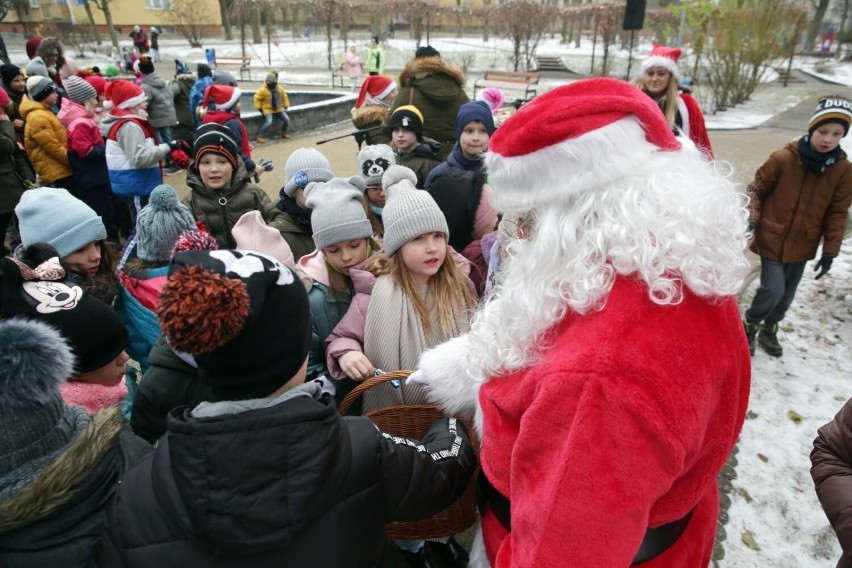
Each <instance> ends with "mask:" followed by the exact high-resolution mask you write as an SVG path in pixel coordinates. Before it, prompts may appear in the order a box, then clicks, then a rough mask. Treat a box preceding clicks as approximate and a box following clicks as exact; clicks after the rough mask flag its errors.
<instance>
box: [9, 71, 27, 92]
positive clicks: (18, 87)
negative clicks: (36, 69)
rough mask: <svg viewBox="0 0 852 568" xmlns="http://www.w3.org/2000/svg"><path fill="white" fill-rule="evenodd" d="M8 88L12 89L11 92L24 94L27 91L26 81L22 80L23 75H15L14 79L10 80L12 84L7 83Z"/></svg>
mask: <svg viewBox="0 0 852 568" xmlns="http://www.w3.org/2000/svg"><path fill="white" fill-rule="evenodd" d="M9 86H10V87H11V88H12V90H13V91H18V92H19V93H25V92H26V91H27V80H26V79H24V76H23V75H15V78H14V79H12V82H11V83H9Z"/></svg>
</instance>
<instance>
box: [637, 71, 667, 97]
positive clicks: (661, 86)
mask: <svg viewBox="0 0 852 568" xmlns="http://www.w3.org/2000/svg"><path fill="white" fill-rule="evenodd" d="M643 76H644V78H645V88H646V89H647V90H648V92H649V93H651V94H652V95H662V94H663V93H665V92H666V89H668V87H669V81H670V80H671V78H672V74H671V72H670V71H668V70H667V69H663V68H662V67H651V68H650V69H648V70H647V71H645V73H644V75H643Z"/></svg>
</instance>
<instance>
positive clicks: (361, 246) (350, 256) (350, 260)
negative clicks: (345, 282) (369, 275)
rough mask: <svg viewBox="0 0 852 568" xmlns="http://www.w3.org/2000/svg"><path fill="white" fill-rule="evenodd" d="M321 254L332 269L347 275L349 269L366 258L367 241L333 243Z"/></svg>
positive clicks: (356, 240)
mask: <svg viewBox="0 0 852 568" xmlns="http://www.w3.org/2000/svg"><path fill="white" fill-rule="evenodd" d="M322 252H323V254H325V258H326V259H328V262H329V263H330V264H331V265H332V266H333V267H335V268H336V269H337V270H339V271H341V272H345V273H346V274H349V269H350V268H352V267H353V266H355V265H356V264H359V263H361V262H364V260H365V259H366V258H367V239H355V240H354V241H343V242H342V243H335V244H333V245H331V246H328V247H325V248H324V249H322Z"/></svg>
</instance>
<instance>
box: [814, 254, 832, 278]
mask: <svg viewBox="0 0 852 568" xmlns="http://www.w3.org/2000/svg"><path fill="white" fill-rule="evenodd" d="M833 261H834V257H833V256H825V255H823V256H822V258H821V259H819V262H817V263H816V266H814V272H816V271H817V270H819V274H817V275H816V279H817V280H819V279H820V278H822V277H823V276H825V274H826V273H827V272H828V271H829V270H831V263H832V262H833Z"/></svg>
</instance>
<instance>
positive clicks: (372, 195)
mask: <svg viewBox="0 0 852 568" xmlns="http://www.w3.org/2000/svg"><path fill="white" fill-rule="evenodd" d="M367 199H369V200H370V203H372V204H373V205H376V206H377V207H384V206H385V189H384V188H383V187H382V186H380V185H368V186H367Z"/></svg>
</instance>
